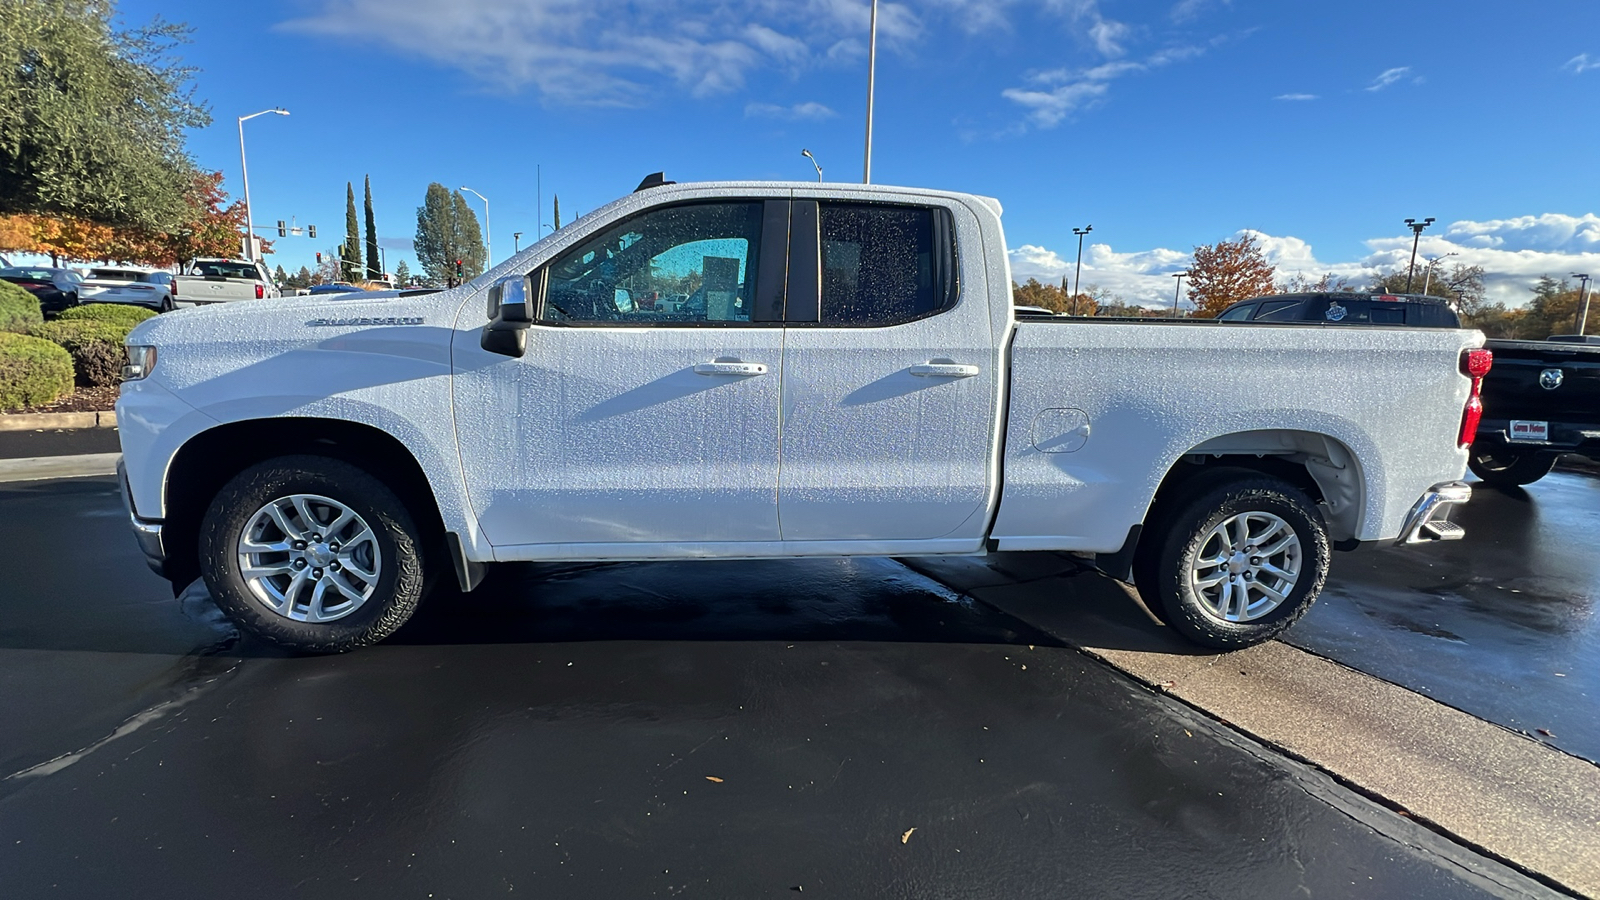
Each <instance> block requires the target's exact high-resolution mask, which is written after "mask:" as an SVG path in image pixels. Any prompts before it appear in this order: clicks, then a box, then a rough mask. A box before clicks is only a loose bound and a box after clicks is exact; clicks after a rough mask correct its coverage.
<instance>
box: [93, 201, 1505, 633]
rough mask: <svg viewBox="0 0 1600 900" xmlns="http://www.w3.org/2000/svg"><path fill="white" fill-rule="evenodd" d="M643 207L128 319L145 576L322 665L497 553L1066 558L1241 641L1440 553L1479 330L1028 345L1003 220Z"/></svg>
mask: <svg viewBox="0 0 1600 900" xmlns="http://www.w3.org/2000/svg"><path fill="white" fill-rule="evenodd" d="M649 184H650V182H648V181H647V185H646V186H641V189H640V190H639V191H637V192H635V193H634V194H632V195H630V196H628V197H625V198H623V199H621V200H617V201H615V202H613V203H611V204H609V205H607V206H605V207H603V208H601V209H599V210H597V211H595V212H592V213H590V214H589V215H586V216H584V217H583V218H582V219H581V220H579V221H578V222H576V223H573V224H571V225H569V226H567V227H566V228H564V229H563V230H562V231H561V232H559V233H558V234H556V235H555V236H553V237H550V238H547V239H545V240H544V241H541V242H540V243H537V244H535V245H533V246H532V247H530V248H528V249H526V250H524V251H522V252H521V253H519V254H517V255H516V256H513V257H512V258H510V259H509V260H506V261H504V262H502V263H500V264H499V265H498V266H496V267H495V268H494V269H492V270H491V271H490V272H488V273H486V274H484V275H483V276H481V277H479V278H477V279H475V280H473V281H471V282H468V283H467V284H464V285H461V286H458V287H455V288H453V289H451V290H447V291H442V292H438V293H427V294H413V295H410V296H402V295H398V294H393V293H383V294H363V295H353V296H343V297H340V296H335V297H326V298H325V297H304V298H293V299H288V300H285V301H282V302H279V303H273V304H270V305H265V306H261V305H256V306H254V307H251V306H249V305H248V304H246V305H240V304H231V305H230V304H222V305H217V306H213V307H210V308H207V309H204V310H198V311H195V312H194V313H191V314H188V315H183V316H159V317H156V318H153V319H150V320H149V321H147V322H144V323H142V324H141V325H139V326H138V327H137V328H135V329H134V330H133V332H132V333H131V334H130V335H129V337H128V344H129V347H128V352H129V356H130V360H131V362H130V364H129V366H128V369H127V380H126V381H125V383H124V384H123V386H122V393H121V397H120V399H119V400H118V401H117V421H118V422H119V423H122V422H127V423H129V424H128V425H126V426H123V427H122V428H121V432H120V436H121V441H122V450H123V461H124V468H123V474H122V478H123V481H124V484H125V485H126V487H127V493H126V496H127V497H128V498H129V508H128V512H129V515H130V519H131V523H132V526H133V528H134V531H135V534H136V535H137V536H138V537H139V541H140V544H141V546H142V547H143V549H144V552H145V554H146V556H147V557H148V558H149V560H150V562H151V565H152V566H153V567H154V568H155V569H156V571H158V572H160V573H161V574H163V575H164V576H165V577H167V578H169V579H170V580H171V581H172V583H173V584H174V585H175V586H177V587H178V589H180V590H181V589H182V588H183V587H184V586H187V585H188V584H189V583H190V582H191V581H193V580H194V579H195V578H196V577H197V576H198V577H202V578H204V580H205V583H206V585H207V587H208V588H209V590H210V593H211V596H212V597H214V598H216V602H217V603H218V604H219V605H220V606H221V608H222V609H223V610H224V611H225V612H226V613H227V614H228V615H229V616H230V617H232V618H233V620H234V621H235V622H237V623H239V624H240V626H241V627H243V628H245V629H247V630H248V631H250V632H251V633H253V634H256V635H260V636H262V637H263V638H265V639H267V640H269V641H273V642H275V643H278V644H281V645H284V646H288V647H292V648H297V649H301V650H307V651H318V652H333V651H342V650H348V649H351V648H354V647H358V646H362V645H366V644H371V643H373V642H376V641H379V640H381V639H383V638H384V637H385V636H386V635H388V634H390V633H392V632H393V631H394V630H395V629H396V628H398V627H399V626H400V625H401V624H402V623H403V622H405V621H406V619H408V618H409V617H410V616H411V614H412V612H413V610H415V608H416V606H417V603H418V602H419V601H420V600H421V599H422V595H423V590H424V585H426V584H428V583H430V581H431V580H432V579H433V577H434V576H439V575H443V574H446V573H451V572H452V570H453V574H454V576H455V578H456V584H457V585H459V586H460V588H461V589H463V590H471V589H472V588H473V587H475V586H476V585H477V584H478V583H479V581H480V579H481V578H482V577H483V573H484V568H485V566H487V565H489V564H492V563H498V562H510V561H517V560H622V559H627V560H640V559H663V560H664V559H679V560H682V559H718V558H723V559H732V558H752V557H801V556H841V555H846V556H848V555H871V556H884V555H890V556H893V555H903V554H912V555H940V554H956V555H981V554H983V553H986V552H989V551H996V550H1000V551H1003V550H1071V551H1082V552H1086V553H1092V554H1096V558H1097V559H1098V560H1099V562H1100V564H1101V565H1102V566H1103V567H1104V568H1105V569H1106V570H1107V571H1108V572H1111V573H1113V574H1115V575H1117V576H1118V577H1122V578H1128V577H1129V576H1130V575H1131V576H1132V578H1133V579H1134V581H1135V582H1136V583H1137V585H1138V588H1139V591H1140V593H1141V594H1142V595H1143V596H1144V597H1145V599H1146V601H1147V603H1148V605H1149V607H1150V608H1151V610H1152V611H1153V612H1154V613H1155V614H1156V615H1159V616H1163V617H1164V618H1165V619H1166V621H1168V622H1169V623H1170V624H1171V625H1172V627H1173V628H1174V629H1176V630H1177V631H1178V632H1179V633H1181V634H1183V635H1185V636H1187V637H1188V638H1190V639H1191V640H1194V641H1196V642H1198V643H1201V644H1204V645H1207V646H1211V647H1241V646H1247V645H1249V644H1252V643H1256V642H1259V641H1262V640H1265V639H1267V638H1268V637H1270V636H1272V635H1274V634H1277V633H1279V632H1281V631H1282V630H1283V629H1285V628H1287V627H1288V626H1289V625H1290V624H1292V623H1293V622H1294V621H1295V620H1296V619H1297V618H1299V616H1300V615H1301V614H1303V613H1304V612H1305V611H1306V609H1307V608H1309V606H1310V605H1311V603H1312V602H1313V601H1314V600H1315V599H1316V596H1317V594H1318V592H1319V591H1320V590H1321V587H1322V585H1323V582H1324V579H1325V577H1326V575H1327V572H1328V567H1329V564H1330V563H1329V561H1330V550H1333V549H1353V548H1355V547H1358V546H1363V545H1382V546H1392V545H1397V544H1399V545H1404V544H1410V543H1416V542H1421V541H1431V540H1445V539H1454V538H1459V537H1460V536H1461V535H1462V533H1463V532H1462V530H1461V529H1460V527H1459V526H1457V525H1455V524H1454V523H1451V522H1449V521H1448V514H1449V511H1450V510H1451V509H1453V508H1454V507H1455V505H1457V504H1460V503H1463V502H1466V500H1467V499H1468V497H1469V496H1470V494H1471V490H1470V488H1468V486H1467V485H1466V484H1465V483H1464V482H1462V481H1460V479H1461V477H1462V475H1463V473H1464V472H1465V469H1466V462H1467V449H1466V446H1467V445H1468V444H1469V443H1470V442H1471V440H1472V435H1473V431H1474V429H1475V426H1476V421H1475V419H1474V418H1473V415H1474V414H1475V411H1476V409H1477V398H1476V394H1475V393H1474V390H1475V386H1476V385H1477V381H1476V380H1475V378H1474V377H1471V376H1469V375H1468V374H1467V373H1469V372H1472V373H1476V374H1481V370H1482V369H1483V368H1485V367H1486V366H1487V354H1484V353H1483V352H1482V351H1481V350H1480V349H1479V345H1480V344H1481V343H1482V341H1483V338H1482V335H1480V334H1479V333H1478V332H1476V331H1465V330H1450V329H1443V328H1434V329H1411V330H1407V329H1383V330H1378V329H1363V328H1339V329H1309V328H1281V327H1261V326H1257V325H1254V324H1251V323H1238V322H1214V321H1193V320H1178V321H1170V322H1164V323H1160V324H1145V323H1137V322H1127V321H1117V320H1109V321H1108V320H1099V319H1094V318H1071V317H1059V316H1057V317H1050V318H1044V317H1039V318H1022V319H1020V320H1019V318H1018V317H1017V316H1016V314H1015V311H1014V308H1013V305H1012V303H1013V300H1012V292H1011V284H1010V282H1009V279H1008V278H1007V272H1006V269H1005V267H1004V266H1003V265H995V264H994V261H996V260H1004V259H1006V258H1007V253H1006V244H1005V236H1004V233H1003V230H1002V228H1001V222H1000V204H999V203H998V202H997V201H995V200H992V199H987V198H983V197H977V196H972V195H968V194H957V193H946V192H938V191H929V190H918V189H907V188H893V187H885V186H880V185H818V184H811V183H805V184H796V183H775V184H760V183H749V182H742V183H709V184H678V185H662V186H655V187H652V186H648V185H649ZM685 279H692V280H694V281H695V282H696V283H697V284H698V289H697V290H696V291H695V297H697V298H699V299H698V301H695V302H686V303H684V304H674V307H675V308H673V309H665V308H660V309H658V308H647V307H645V306H643V305H641V304H639V303H637V302H634V300H633V293H634V292H635V291H638V292H640V293H645V292H657V291H668V292H670V291H671V290H672V289H673V285H675V284H681V283H682V282H683V281H684V280H685ZM1312 357H1314V358H1315V360H1316V364H1315V365H1307V362H1306V360H1307V359H1308V358H1312ZM1363 384H1384V385H1403V386H1404V389H1403V390H1400V389H1395V390H1359V389H1348V388H1349V386H1351V385H1363Z"/></svg>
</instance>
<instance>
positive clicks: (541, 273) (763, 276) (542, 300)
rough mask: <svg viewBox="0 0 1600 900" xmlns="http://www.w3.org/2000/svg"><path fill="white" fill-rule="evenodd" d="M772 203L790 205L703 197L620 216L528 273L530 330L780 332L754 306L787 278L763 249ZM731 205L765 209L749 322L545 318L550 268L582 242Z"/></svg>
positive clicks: (777, 322)
mask: <svg viewBox="0 0 1600 900" xmlns="http://www.w3.org/2000/svg"><path fill="white" fill-rule="evenodd" d="M775 202H776V203H783V204H787V203H788V202H789V201H788V200H787V199H784V198H781V197H704V198H700V199H695V200H684V201H680V202H677V203H663V204H661V205H659V206H649V207H646V208H644V209H641V210H639V211H638V212H635V213H633V214H631V215H627V216H623V217H622V218H620V219H617V220H616V221H613V222H610V223H608V224H606V225H603V226H601V227H600V228H598V229H596V230H595V231H593V232H591V233H589V234H586V235H584V236H583V237H582V238H580V239H579V240H577V241H576V242H574V243H572V244H569V245H567V246H566V247H563V248H561V250H559V251H557V252H556V254H555V255H554V256H552V257H550V258H549V259H547V260H545V261H544V263H542V264H541V265H540V266H539V267H538V268H537V269H534V270H533V272H531V273H530V275H531V276H532V277H533V279H534V282H535V284H536V285H537V288H536V294H537V298H536V300H535V302H534V313H533V322H532V323H531V327H533V328H607V329H610V330H612V331H622V330H629V329H638V328H686V329H687V328H713V329H714V328H782V327H783V326H784V324H785V323H784V322H783V320H782V319H781V318H778V319H770V320H769V319H765V318H757V315H758V313H764V312H765V311H764V310H762V309H761V305H760V304H759V303H758V302H757V296H759V293H760V291H761V288H762V287H763V286H764V285H767V284H769V283H770V280H771V279H777V283H778V284H780V285H782V284H785V283H786V280H787V279H786V277H785V276H786V275H787V260H785V259H784V258H783V255H782V254H779V255H778V258H777V259H772V258H771V256H770V255H769V254H768V253H766V252H765V251H766V249H767V246H768V239H767V227H768V225H769V224H770V223H771V221H772V219H771V218H770V216H772V215H775V213H774V212H773V208H772V206H771V204H773V203H775ZM730 204H766V205H765V206H763V208H762V212H761V234H760V235H758V236H757V241H756V253H757V257H756V273H755V276H756V277H755V282H754V283H755V286H756V287H755V290H753V291H752V292H751V293H752V295H753V296H752V297H751V299H750V321H748V322H740V321H737V320H733V321H726V320H709V319H708V320H703V321H699V322H672V321H659V320H658V321H640V322H628V321H608V322H579V321H566V322H554V321H551V320H549V319H547V318H545V311H546V300H547V298H548V293H549V289H550V267H551V266H553V265H555V264H556V262H557V261H558V260H560V259H561V258H562V257H563V256H565V255H566V254H567V253H568V252H570V251H572V250H576V249H577V248H578V247H581V246H582V245H583V243H584V241H586V240H588V239H590V238H593V237H595V236H596V235H599V234H602V233H604V232H606V231H608V230H610V229H612V228H615V227H617V226H619V225H624V224H626V223H628V222H631V221H633V220H635V219H640V218H643V217H645V216H648V215H653V214H655V213H658V212H661V211H663V210H669V209H681V208H683V207H686V206H713V205H715V206H727V205H730ZM780 246H782V245H781V244H780ZM746 262H747V264H748V260H746ZM772 266H777V267H778V268H777V269H776V270H775V271H769V269H770V267H772ZM747 277H748V273H747Z"/></svg>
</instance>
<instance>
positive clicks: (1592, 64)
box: [1561, 53, 1600, 75]
mask: <svg viewBox="0 0 1600 900" xmlns="http://www.w3.org/2000/svg"><path fill="white" fill-rule="evenodd" d="M1561 68H1563V69H1566V70H1567V71H1569V72H1571V73H1572V74H1574V75H1582V74H1583V73H1585V72H1587V71H1589V70H1590V69H1600V59H1590V58H1589V54H1587V53H1579V54H1578V55H1577V56H1574V57H1573V58H1571V59H1569V60H1567V61H1566V63H1565V64H1564V65H1562V67H1561Z"/></svg>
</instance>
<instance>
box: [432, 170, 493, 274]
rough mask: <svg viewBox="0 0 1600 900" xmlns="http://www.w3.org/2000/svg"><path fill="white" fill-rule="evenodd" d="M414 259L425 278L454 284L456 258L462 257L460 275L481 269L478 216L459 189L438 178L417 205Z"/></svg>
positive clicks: (479, 272) (477, 272)
mask: <svg viewBox="0 0 1600 900" xmlns="http://www.w3.org/2000/svg"><path fill="white" fill-rule="evenodd" d="M414 245H415V247H416V252H417V262H419V263H421V264H422V270H423V271H424V272H426V273H427V276H428V280H430V281H433V282H436V283H438V284H445V285H455V284H457V283H459V282H458V281H457V279H456V260H461V264H462V277H463V278H464V279H465V278H473V277H475V276H477V275H480V274H482V272H483V263H484V256H485V254H484V248H483V231H482V230H481V229H480V228H479V226H478V217H477V215H476V214H475V213H473V211H472V208H471V207H470V206H468V205H467V201H466V199H465V198H463V197H462V196H461V194H460V192H451V191H450V190H448V189H446V188H445V186H444V185H442V184H440V183H438V182H437V181H436V182H434V183H432V184H430V185H428V192H427V194H426V195H425V196H424V197H423V204H422V206H419V207H417V236H416V240H415V242H414Z"/></svg>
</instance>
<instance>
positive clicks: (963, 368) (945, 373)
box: [911, 362, 979, 378]
mask: <svg viewBox="0 0 1600 900" xmlns="http://www.w3.org/2000/svg"><path fill="white" fill-rule="evenodd" d="M978 372H979V369H978V367H977V366H967V365H962V364H961V363H947V362H926V363H922V364H920V365H915V366H912V367H911V374H913V375H921V376H923V377H924V378H971V377H972V376H974V375H976V374H978Z"/></svg>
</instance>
